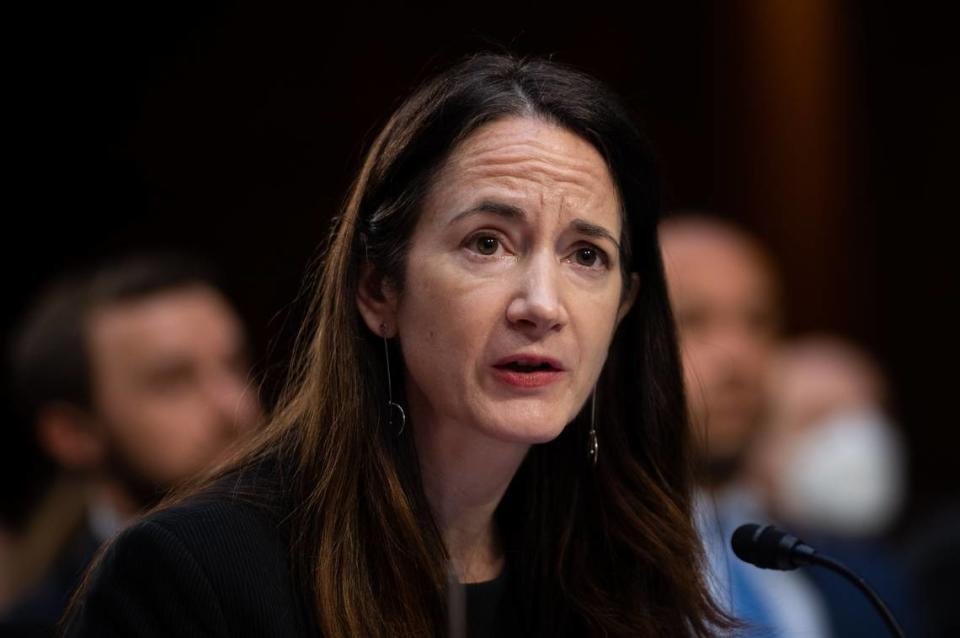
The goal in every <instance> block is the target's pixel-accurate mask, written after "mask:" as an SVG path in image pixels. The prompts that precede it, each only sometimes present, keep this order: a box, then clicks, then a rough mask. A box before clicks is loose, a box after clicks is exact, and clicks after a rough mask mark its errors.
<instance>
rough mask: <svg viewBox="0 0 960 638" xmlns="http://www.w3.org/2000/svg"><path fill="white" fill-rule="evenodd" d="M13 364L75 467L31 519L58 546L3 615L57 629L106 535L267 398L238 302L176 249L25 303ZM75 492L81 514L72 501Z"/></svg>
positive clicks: (65, 465)
mask: <svg viewBox="0 0 960 638" xmlns="http://www.w3.org/2000/svg"><path fill="white" fill-rule="evenodd" d="M12 369H13V374H12V378H13V383H14V386H15V387H14V396H15V397H16V398H17V400H18V401H19V402H20V403H21V404H22V407H23V410H24V417H25V420H26V421H27V422H28V423H29V424H30V425H31V427H32V428H33V429H34V431H35V434H36V437H37V439H38V440H39V442H40V445H41V447H42V448H43V449H44V450H45V451H46V453H47V454H48V455H49V456H50V457H51V459H53V461H54V462H55V463H56V464H57V465H58V466H59V467H60V468H61V469H62V472H63V475H64V477H65V478H64V480H62V481H60V482H59V483H58V487H56V488H54V490H52V492H51V494H52V496H50V497H49V498H48V501H49V500H53V501H54V503H53V504H52V505H50V504H48V505H47V506H46V507H43V506H42V507H40V508H39V513H38V514H37V516H36V517H35V518H37V519H38V520H39V522H38V523H37V524H35V525H33V526H32V527H31V529H33V530H34V531H35V532H36V533H38V534H46V535H51V536H53V537H54V538H55V540H54V541H49V542H47V545H48V546H50V545H53V546H56V551H53V552H51V553H50V556H49V558H50V560H49V561H47V562H48V565H47V568H46V569H45V570H43V574H42V575H40V576H39V578H37V579H36V582H35V583H34V584H33V586H32V587H30V588H28V590H27V592H26V593H25V594H24V595H23V596H22V597H21V598H20V600H19V601H18V602H17V603H16V604H15V605H14V606H13V607H12V608H10V609H9V610H8V611H7V613H6V614H5V619H4V622H5V625H4V627H5V628H7V630H8V631H9V630H13V629H17V630H18V631H19V632H20V633H21V634H24V635H26V633H27V632H28V631H34V630H36V631H37V632H38V633H44V632H49V631H50V630H51V628H52V626H53V624H54V623H56V621H57V620H58V619H59V617H60V615H61V613H62V611H63V609H64V606H65V605H66V603H67V601H68V599H69V596H70V594H71V592H72V590H73V588H74V587H75V585H76V584H77V582H78V578H79V577H80V576H81V575H82V572H83V570H84V568H85V567H86V565H87V563H88V562H89V560H90V558H91V557H92V555H93V554H94V552H95V550H96V549H97V547H98V546H99V545H100V544H101V543H103V542H104V541H105V540H107V539H108V538H110V537H111V536H113V535H114V534H115V533H116V532H118V531H119V530H120V529H121V528H122V527H124V526H125V525H126V524H128V523H129V522H130V521H131V520H132V519H133V518H135V517H136V516H137V515H138V514H139V513H141V512H143V511H144V510H145V509H146V508H148V507H150V506H151V505H153V504H154V503H156V502H157V500H158V499H159V498H160V497H161V496H162V495H163V494H164V493H165V492H166V491H167V490H168V489H169V488H171V487H172V486H174V485H176V484H177V483H178V482H180V481H183V480H185V479H188V478H190V477H191V476H193V475H195V474H196V473H198V472H201V471H203V470H205V469H209V468H211V467H212V465H213V464H215V463H216V462H218V461H219V460H221V459H222V458H223V456H224V455H225V454H226V453H227V452H228V450H229V448H230V447H231V445H232V444H233V443H234V442H236V441H237V439H238V438H239V437H240V436H241V435H243V434H244V433H247V432H249V431H251V430H252V429H253V428H254V427H255V425H256V423H257V422H258V420H259V417H260V406H259V402H258V399H257V394H256V392H255V389H254V388H253V387H252V386H251V383H250V379H249V377H248V374H249V362H248V357H247V348H246V338H245V334H244V330H243V327H242V325H241V322H240V320H239V319H238V317H237V315H236V313H235V312H234V310H233V309H232V307H231V306H230V304H229V303H228V302H227V300H226V298H225V297H224V296H223V295H222V294H221V293H220V292H219V291H218V289H217V288H216V287H215V286H214V284H212V283H211V280H210V279H209V278H208V277H206V276H205V275H204V274H202V273H201V272H200V271H199V270H198V269H197V268H194V267H189V266H185V265H183V262H182V261H180V260H175V259H161V258H140V259H133V260H129V261H127V262H124V263H118V264H114V265H113V266H110V267H107V268H104V269H102V270H100V271H98V272H96V273H94V274H92V275H89V276H81V277H71V278H68V279H66V280H64V281H62V282H60V283H59V284H58V285H56V286H54V287H53V288H52V289H51V290H50V291H48V292H47V293H46V294H45V295H43V296H42V297H41V298H40V299H39V301H38V302H37V303H36V305H35V306H34V308H33V309H32V310H31V311H30V312H29V313H28V315H27V317H26V319H25V321H24V323H23V327H22V330H21V331H20V333H19V335H18V336H17V337H16V339H15V341H14V344H13V357H12ZM77 493H79V495H80V500H79V502H78V504H77V506H76V509H77V510H78V512H79V514H80V516H79V517H78V520H75V521H74V520H70V519H71V516H70V515H69V514H67V513H65V512H67V511H68V510H69V509H70V505H71V502H77V498H76V494H77ZM58 528H59V529H58ZM29 540H30V539H25V543H27V544H29V543H28V541H29ZM26 571H29V570H26ZM21 585H23V583H21Z"/></svg>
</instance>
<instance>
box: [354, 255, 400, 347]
mask: <svg viewBox="0 0 960 638" xmlns="http://www.w3.org/2000/svg"><path fill="white" fill-rule="evenodd" d="M357 309H358V310H359V311H360V316H362V317H363V322H364V323H365V324H367V328H369V329H370V330H371V331H372V332H373V333H374V334H376V335H377V336H385V337H393V336H394V335H396V333H397V322H396V314H397V296H396V293H395V291H394V288H393V286H391V285H390V284H389V282H388V281H387V280H386V278H385V277H384V276H383V275H382V274H380V272H379V271H378V270H377V269H376V268H374V267H373V265H372V264H370V262H364V263H363V265H362V266H361V267H360V281H359V282H358V285H357Z"/></svg>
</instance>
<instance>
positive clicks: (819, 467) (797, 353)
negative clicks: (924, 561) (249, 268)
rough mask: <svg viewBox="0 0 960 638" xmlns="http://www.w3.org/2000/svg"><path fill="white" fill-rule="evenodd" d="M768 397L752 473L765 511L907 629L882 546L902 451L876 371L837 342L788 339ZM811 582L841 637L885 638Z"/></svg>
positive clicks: (833, 588) (871, 617)
mask: <svg viewBox="0 0 960 638" xmlns="http://www.w3.org/2000/svg"><path fill="white" fill-rule="evenodd" d="M768 397H769V411H768V421H767V425H766V426H765V427H764V428H763V429H762V431H761V434H760V436H759V437H758V439H757V443H756V445H754V446H753V447H752V448H751V459H750V463H749V466H750V474H751V480H752V482H753V485H754V486H755V488H756V493H757V494H758V495H759V496H760V497H761V498H762V499H763V502H764V505H765V507H766V509H767V511H768V512H770V514H771V515H772V516H773V517H774V518H775V519H776V520H777V521H778V522H782V523H783V525H784V526H785V527H786V528H787V529H790V530H791V531H792V532H794V533H796V534H797V535H799V536H800V537H801V538H803V540H805V541H806V542H808V543H810V544H811V545H812V546H814V547H816V548H817V549H818V550H819V551H821V552H823V553H825V554H827V555H830V556H833V557H835V558H837V559H839V560H840V561H841V562H843V563H844V564H845V565H847V566H848V567H850V568H852V569H853V570H854V571H856V572H857V573H858V574H859V575H861V576H862V577H864V578H865V579H866V580H867V582H868V583H870V585H871V586H872V587H873V588H874V589H875V590H877V592H878V593H879V594H880V595H881V597H882V598H883V599H884V600H885V601H886V602H887V604H888V605H889V606H890V607H891V609H892V611H893V612H894V614H895V615H896V616H897V617H898V619H899V620H900V621H901V623H904V624H905V625H906V626H907V628H911V627H910V625H911V624H912V623H915V614H914V605H913V604H911V603H912V602H913V601H912V598H911V589H912V588H911V587H910V585H909V583H908V582H907V576H906V571H905V569H904V568H903V566H902V565H901V564H900V563H899V561H898V559H897V555H896V551H895V550H894V547H893V546H892V544H891V543H890V542H889V540H888V538H887V537H888V535H889V532H890V531H891V528H892V526H893V525H894V523H895V522H896V521H897V518H898V515H899V514H900V513H901V511H902V509H903V506H904V502H905V498H906V492H907V490H906V473H907V472H906V470H907V468H906V465H907V451H906V449H905V447H904V442H903V438H902V437H901V436H900V433H899V430H898V429H897V427H896V426H895V425H894V423H893V420H892V418H891V417H890V413H889V409H888V407H887V404H888V388H887V382H886V379H885V378H884V374H883V372H882V370H881V369H880V366H879V365H878V364H877V363H876V362H875V361H873V360H872V359H871V358H870V356H869V355H868V354H867V353H866V352H863V351H861V350H860V349H858V348H857V347H855V346H854V345H853V344H851V343H848V342H846V341H844V340H842V339H840V338H838V337H829V336H807V337H803V338H797V339H793V340H790V341H788V342H786V343H784V344H783V345H782V346H781V347H780V348H779V350H778V351H777V353H776V355H775V357H774V359H773V363H772V365H771V367H770V374H769V382H768ZM808 573H809V575H810V577H811V578H813V579H815V580H816V581H817V584H818V586H819V588H820V589H821V591H824V592H825V593H826V594H827V596H828V597H829V599H830V600H831V611H835V610H837V609H842V610H843V613H842V614H834V618H833V625H834V627H835V630H836V633H837V634H838V635H841V636H872V635H882V634H883V633H884V632H885V629H884V626H883V624H882V622H881V621H880V619H879V617H877V616H876V614H874V612H873V610H872V609H871V607H870V605H869V604H868V602H867V601H866V599H865V598H863V596H862V595H861V594H860V592H859V591H857V590H856V589H854V588H853V587H850V586H849V584H848V583H847V582H846V581H844V580H843V579H841V578H840V577H838V576H836V575H834V574H832V573H830V572H827V571H824V570H819V569H811V570H809V572H808ZM911 633H913V632H911Z"/></svg>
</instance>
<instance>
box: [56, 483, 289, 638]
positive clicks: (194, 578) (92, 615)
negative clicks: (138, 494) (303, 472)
mask: <svg viewBox="0 0 960 638" xmlns="http://www.w3.org/2000/svg"><path fill="white" fill-rule="evenodd" d="M304 618H305V615H304V614H303V613H302V609H301V605H300V601H299V597H298V595H297V594H296V589H295V587H294V586H293V583H292V580H291V574H290V567H289V563H288V542H287V536H286V533H285V531H284V529H283V527H282V524H281V518H280V517H279V516H278V515H276V513H275V512H274V511H272V510H270V509H268V508H264V507H259V506H257V505H254V504H252V503H250V502H249V501H245V500H241V499H240V498H237V497H233V496H229V495H224V494H204V495H199V496H195V497H193V498H191V499H189V500H187V501H184V502H183V503H181V504H178V505H176V506H174V507H171V508H168V509H163V510H159V511H157V512H154V513H152V514H150V515H149V516H147V517H146V518H144V519H143V520H141V521H140V522H138V523H136V524H135V525H133V526H132V527H130V528H129V529H127V530H126V531H124V532H123V533H122V534H121V535H120V536H118V537H117V538H116V539H115V540H114V541H113V542H112V543H111V544H110V545H109V546H108V548H107V549H106V550H105V552H104V553H103V555H102V556H101V557H100V560H99V561H98V562H97V563H96V565H95V567H94V568H93V570H92V571H91V573H90V574H89V575H88V582H87V583H86V585H85V587H84V589H83V592H82V595H81V597H80V598H79V599H78V602H77V605H76V608H75V609H74V610H73V613H71V615H70V618H69V620H68V624H67V635H68V636H86V635H91V636H92V635H97V636H101V635H106V636H110V635H117V636H121V635H122V636H154V635H156V636H161V635H178V636H236V635H271V634H275V635H303V634H304V633H305V630H304V627H305V624H304V622H303V620H304Z"/></svg>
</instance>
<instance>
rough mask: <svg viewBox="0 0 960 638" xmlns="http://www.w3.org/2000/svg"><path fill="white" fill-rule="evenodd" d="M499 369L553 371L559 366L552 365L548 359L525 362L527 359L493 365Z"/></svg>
mask: <svg viewBox="0 0 960 638" xmlns="http://www.w3.org/2000/svg"><path fill="white" fill-rule="evenodd" d="M495 367H497V368H499V369H501V370H512V371H513V372H524V373H530V372H554V371H559V368H556V367H554V366H553V365H552V364H551V363H550V362H548V361H541V362H539V363H537V362H527V361H510V362H508V363H504V364H501V365H497V366H495Z"/></svg>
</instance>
